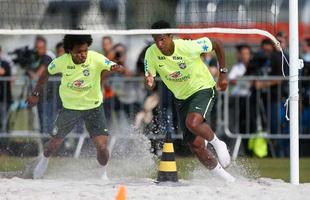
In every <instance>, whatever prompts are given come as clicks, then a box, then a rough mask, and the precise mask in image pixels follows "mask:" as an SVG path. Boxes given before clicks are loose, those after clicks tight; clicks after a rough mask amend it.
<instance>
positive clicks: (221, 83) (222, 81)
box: [211, 39, 228, 91]
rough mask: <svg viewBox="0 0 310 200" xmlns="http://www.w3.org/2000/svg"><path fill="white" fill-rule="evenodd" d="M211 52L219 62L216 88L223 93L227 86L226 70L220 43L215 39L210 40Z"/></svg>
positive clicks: (222, 48)
mask: <svg viewBox="0 0 310 200" xmlns="http://www.w3.org/2000/svg"><path fill="white" fill-rule="evenodd" d="M211 42H212V46H213V50H214V51H215V54H216V57H217V59H218V62H219V67H220V69H219V71H220V73H219V76H218V80H217V87H218V89H219V90H220V91H225V90H226V88H227V85H228V79H227V69H226V68H225V53H224V47H223V44H222V42H220V41H219V40H216V39H212V40H211Z"/></svg>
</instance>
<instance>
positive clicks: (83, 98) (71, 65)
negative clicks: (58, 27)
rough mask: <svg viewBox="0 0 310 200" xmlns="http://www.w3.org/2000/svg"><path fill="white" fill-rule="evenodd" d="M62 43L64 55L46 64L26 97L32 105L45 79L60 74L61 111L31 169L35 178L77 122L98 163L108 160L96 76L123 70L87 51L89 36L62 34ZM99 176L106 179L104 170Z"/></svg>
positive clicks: (36, 101)
mask: <svg viewBox="0 0 310 200" xmlns="http://www.w3.org/2000/svg"><path fill="white" fill-rule="evenodd" d="M63 43H64V49H65V52H66V53H65V54H64V55H62V56H60V57H58V58H56V59H54V60H53V61H52V62H51V63H50V65H49V66H48V68H47V70H45V72H44V73H43V75H42V76H41V77H40V79H39V81H38V83H37V85H36V87H35V89H34V91H33V92H32V94H31V95H30V96H29V97H28V98H27V103H28V105H29V106H34V105H36V104H37V103H38V99H39V94H40V92H41V91H42V89H43V86H44V84H45V83H46V82H47V80H48V77H49V76H50V75H54V74H61V84H60V87H59V93H60V98H61V101H62V106H63V108H62V110H61V111H60V112H59V113H58V116H57V119H56V122H55V129H54V132H53V135H52V138H51V139H50V140H49V141H48V142H47V143H46V144H45V147H44V153H43V155H40V156H39V158H38V162H37V164H36V166H35V168H34V170H33V178H35V179H36V178H41V177H43V175H44V172H45V171H46V169H47V166H48V157H50V156H51V154H52V153H54V152H55V151H56V150H57V149H58V148H59V147H60V145H61V144H62V143H63V141H64V138H65V136H66V135H67V134H68V133H69V132H70V131H71V130H72V129H73V128H74V125H75V124H76V122H78V121H79V120H80V119H83V121H84V122H85V125H86V129H87V131H88V132H89V134H90V137H91V138H92V140H93V142H94V143H95V145H96V149H97V160H98V162H99V163H100V164H101V165H102V166H105V165H106V164H107V162H108V159H109V152H108V149H107V143H108V135H109V133H108V129H107V124H106V121H105V116H104V110H103V103H102V102H103V95H102V91H101V85H100V82H101V76H100V74H101V72H102V71H112V72H118V73H124V72H125V69H124V67H123V66H120V65H117V64H115V63H113V62H112V61H110V60H108V59H107V58H106V57H104V56H103V55H101V54H99V53H97V52H95V51H90V50H88V47H89V46H90V45H91V44H92V37H91V36H90V35H65V36H64V40H63ZM102 177H103V178H107V176H106V170H105V168H104V169H103V176H102Z"/></svg>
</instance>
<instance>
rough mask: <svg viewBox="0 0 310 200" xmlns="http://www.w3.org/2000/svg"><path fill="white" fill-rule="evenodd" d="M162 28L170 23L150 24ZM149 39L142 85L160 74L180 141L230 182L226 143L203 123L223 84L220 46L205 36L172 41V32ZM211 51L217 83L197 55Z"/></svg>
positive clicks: (222, 89) (222, 50)
mask: <svg viewBox="0 0 310 200" xmlns="http://www.w3.org/2000/svg"><path fill="white" fill-rule="evenodd" d="M166 28H170V24H169V23H167V22H165V21H162V20H161V21H158V22H156V23H154V24H153V25H152V29H166ZM153 39H154V41H155V44H153V45H152V46H150V47H149V48H148V49H147V51H146V54H145V63H144V64H145V83H146V86H147V87H148V88H149V89H152V88H154V86H155V81H154V77H155V76H156V75H157V74H158V75H159V76H160V78H161V80H162V81H163V82H164V84H165V85H166V86H167V87H168V88H169V90H170V91H171V92H172V93H173V94H174V97H175V105H176V110H177V112H178V115H179V120H180V123H179V124H180V127H181V129H182V131H183V140H184V141H185V142H187V143H188V144H189V146H190V149H191V150H192V152H193V153H194V154H195V155H196V156H197V157H198V159H199V160H200V162H201V163H202V164H203V165H204V166H206V167H207V168H208V169H210V170H211V171H212V172H214V173H215V174H217V175H219V176H220V177H222V178H223V179H224V180H226V181H234V180H235V179H234V177H233V176H231V175H230V174H229V173H228V172H226V171H225V169H224V168H226V167H228V165H229V164H230V155H229V152H228V150H227V146H226V144H225V143H224V142H223V141H221V140H220V139H218V138H217V137H216V135H215V134H214V132H213V131H212V130H211V128H210V126H209V125H208V124H207V123H206V119H207V118H208V115H209V114H210V112H211V109H212V106H213V104H214V99H215V97H216V89H219V90H221V91H224V90H225V89H226V87H227V82H228V81H227V76H226V72H227V69H226V68H225V60H224V49H223V46H222V45H221V43H219V42H218V41H216V40H210V39H208V38H206V37H204V38H201V39H198V40H182V39H176V40H174V39H173V36H172V34H156V35H153ZM212 50H215V53H216V56H217V58H218V60H219V66H220V69H219V72H220V73H219V77H218V83H217V84H216V83H215V81H214V80H213V77H212V75H211V74H210V72H209V70H208V68H207V67H206V66H205V64H204V63H203V61H202V60H201V57H200V56H201V54H203V53H208V52H210V51H212ZM208 142H210V144H211V145H212V146H213V147H214V149H215V151H216V153H217V155H218V160H219V162H218V161H217V159H216V158H215V156H214V155H213V154H212V152H211V151H209V150H208V149H207V148H206V144H207V143H208Z"/></svg>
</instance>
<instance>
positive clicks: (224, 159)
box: [210, 135, 231, 168]
mask: <svg viewBox="0 0 310 200" xmlns="http://www.w3.org/2000/svg"><path fill="white" fill-rule="evenodd" d="M210 144H212V146H213V147H214V149H215V152H216V154H217V157H218V160H219V163H220V164H221V165H222V167H223V168H227V167H228V166H229V165H230V161H231V159H230V155H229V152H228V149H227V145H226V144H225V142H223V141H221V140H219V139H218V138H217V137H216V136H215V135H214V139H213V140H212V141H210Z"/></svg>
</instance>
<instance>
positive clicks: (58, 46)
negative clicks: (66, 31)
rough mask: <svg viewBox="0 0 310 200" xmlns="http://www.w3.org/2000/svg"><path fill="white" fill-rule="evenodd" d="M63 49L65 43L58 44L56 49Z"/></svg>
mask: <svg viewBox="0 0 310 200" xmlns="http://www.w3.org/2000/svg"><path fill="white" fill-rule="evenodd" d="M61 47H64V43H62V42H58V43H57V44H56V49H59V48H61Z"/></svg>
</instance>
